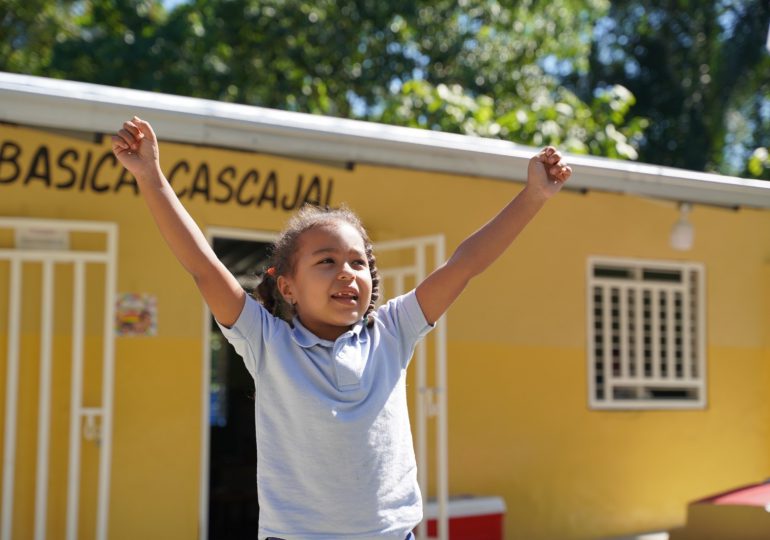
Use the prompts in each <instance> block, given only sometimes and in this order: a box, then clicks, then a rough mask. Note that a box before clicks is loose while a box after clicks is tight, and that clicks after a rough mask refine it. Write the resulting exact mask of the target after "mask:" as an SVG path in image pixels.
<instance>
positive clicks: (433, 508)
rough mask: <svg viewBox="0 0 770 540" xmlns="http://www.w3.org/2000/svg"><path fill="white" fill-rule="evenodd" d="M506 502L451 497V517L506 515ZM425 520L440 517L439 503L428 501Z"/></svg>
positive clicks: (493, 499)
mask: <svg viewBox="0 0 770 540" xmlns="http://www.w3.org/2000/svg"><path fill="white" fill-rule="evenodd" d="M504 513H505V501H503V499H502V497H471V496H469V497H450V498H449V517H450V518H453V517H469V516H486V515H489V514H504ZM424 514H425V517H424V519H436V518H437V517H438V503H437V502H436V501H434V500H430V501H427V502H426V503H425V506H424Z"/></svg>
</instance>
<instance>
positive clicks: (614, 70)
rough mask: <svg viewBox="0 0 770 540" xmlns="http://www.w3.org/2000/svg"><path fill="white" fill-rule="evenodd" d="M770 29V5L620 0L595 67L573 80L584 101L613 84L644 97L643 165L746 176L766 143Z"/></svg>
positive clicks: (604, 26) (742, 0)
mask: <svg viewBox="0 0 770 540" xmlns="http://www.w3.org/2000/svg"><path fill="white" fill-rule="evenodd" d="M768 25H770V3H768V2H767V0H738V1H734V2H724V1H721V0H689V1H688V0H665V1H662V2H661V1H651V0H636V1H634V2H615V3H613V4H612V7H611V9H610V12H609V14H608V16H607V17H606V18H604V19H602V20H601V21H600V23H599V25H598V26H597V32H596V33H595V34H594V44H593V50H592V54H591V69H590V71H589V72H588V73H587V75H586V76H584V77H582V78H580V77H575V78H573V83H574V85H575V87H577V88H581V89H584V91H583V92H581V95H587V93H588V92H590V91H591V89H593V88H596V87H600V86H602V85H605V84H609V83H618V84H622V85H623V86H625V87H626V88H628V89H629V90H630V91H631V92H632V93H633V94H634V96H635V97H636V100H637V103H636V105H635V106H634V107H633V109H632V111H631V114H632V115H638V116H643V117H646V118H649V119H650V126H649V128H648V129H647V130H646V131H645V135H644V139H643V141H642V144H641V146H640V157H641V159H642V160H643V161H646V162H651V163H658V164H664V165H672V166H677V167H683V168H687V169H694V170H713V171H718V172H722V173H727V174H741V173H743V172H744V171H745V166H746V162H747V159H748V156H749V154H750V153H751V152H752V151H753V149H754V148H755V147H756V146H762V145H763V143H762V141H761V139H762V138H763V137H764V138H765V139H766V135H763V133H767V126H768V112H767V109H768V107H770V56H768V54H767V51H766V50H765V47H764V44H765V39H766V35H767V31H768ZM762 110H764V111H765V112H764V113H762ZM754 114H758V116H752V115H754ZM763 116H764V121H762V120H761V118H762V117H763ZM736 130H737V131H736ZM738 131H740V135H739V134H738ZM764 146H767V142H765V143H764Z"/></svg>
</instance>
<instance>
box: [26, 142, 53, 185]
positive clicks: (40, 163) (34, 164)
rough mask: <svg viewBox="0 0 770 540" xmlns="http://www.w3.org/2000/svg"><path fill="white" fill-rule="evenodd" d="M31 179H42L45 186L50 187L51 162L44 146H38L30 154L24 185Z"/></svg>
mask: <svg viewBox="0 0 770 540" xmlns="http://www.w3.org/2000/svg"><path fill="white" fill-rule="evenodd" d="M32 180H42V181H43V183H44V184H45V185H46V187H51V163H50V162H49V161H48V148H47V147H45V146H41V147H40V148H38V149H37V152H35V155H34V156H32V160H31V161H30V163H29V170H28V171H27V176H26V177H25V178H24V185H27V184H29V183H30V182H31V181H32Z"/></svg>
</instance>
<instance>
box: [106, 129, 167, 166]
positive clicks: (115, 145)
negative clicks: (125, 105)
mask: <svg viewBox="0 0 770 540" xmlns="http://www.w3.org/2000/svg"><path fill="white" fill-rule="evenodd" d="M112 152H113V153H114V154H115V157H117V158H118V161H120V163H121V164H122V165H123V166H124V167H125V168H126V169H128V171H129V172H130V173H131V174H133V175H134V177H136V178H140V177H145V176H147V175H148V174H152V173H155V172H157V171H160V161H159V152H158V140H157V138H156V137H155V132H154V131H153V130H152V126H150V124H149V123H147V122H145V121H144V120H141V119H140V118H139V117H137V116H134V117H133V118H132V119H131V120H128V121H126V122H123V128H122V129H121V130H120V131H118V133H117V135H113V136H112Z"/></svg>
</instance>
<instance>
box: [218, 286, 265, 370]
mask: <svg viewBox="0 0 770 540" xmlns="http://www.w3.org/2000/svg"><path fill="white" fill-rule="evenodd" d="M273 322H274V317H273V316H272V315H271V314H270V313H268V312H267V310H266V309H265V308H264V307H262V304H260V303H259V302H257V301H256V300H255V299H254V298H253V297H252V296H250V295H246V302H245V303H244V304H243V309H242V310H241V313H240V315H238V319H237V320H236V321H235V324H233V326H232V327H231V328H227V327H225V326H223V325H222V324H220V322H219V321H217V325H218V326H219V329H220V330H222V334H223V335H224V336H225V338H226V339H227V341H228V342H230V344H231V345H232V346H233V347H234V348H235V350H236V352H237V353H238V354H239V355H240V356H241V358H243V363H244V364H245V365H246V369H247V370H248V371H249V373H251V376H252V377H256V375H257V373H259V371H260V369H261V366H262V363H263V362H264V360H263V357H264V351H265V347H264V341H265V339H266V338H267V337H268V336H269V335H270V333H271V331H272V325H273Z"/></svg>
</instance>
